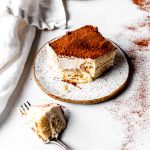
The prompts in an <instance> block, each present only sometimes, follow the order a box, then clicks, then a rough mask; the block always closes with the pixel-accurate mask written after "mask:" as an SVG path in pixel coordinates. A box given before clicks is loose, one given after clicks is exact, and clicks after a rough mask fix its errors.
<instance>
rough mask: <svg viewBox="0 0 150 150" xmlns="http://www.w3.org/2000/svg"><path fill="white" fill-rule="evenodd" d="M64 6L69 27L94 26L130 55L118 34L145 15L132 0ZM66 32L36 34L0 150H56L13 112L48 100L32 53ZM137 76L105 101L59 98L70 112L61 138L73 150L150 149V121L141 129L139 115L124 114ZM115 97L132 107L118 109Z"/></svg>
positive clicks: (2, 128)
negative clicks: (37, 80)
mask: <svg viewBox="0 0 150 150" xmlns="http://www.w3.org/2000/svg"><path fill="white" fill-rule="evenodd" d="M67 8H68V9H67V10H68V13H69V16H68V17H69V23H68V29H67V30H72V29H74V28H77V27H81V26H83V25H86V24H91V25H95V26H98V28H99V30H100V31H101V33H102V34H103V35H104V36H105V37H107V38H109V39H111V40H112V41H114V42H116V43H117V44H118V45H120V46H121V47H122V48H123V49H124V51H125V52H126V53H128V47H129V45H128V44H129V43H130V42H128V41H127V39H128V38H124V39H123V38H120V39H118V38H117V34H118V33H119V32H121V30H122V28H123V26H124V25H128V24H132V23H134V22H135V21H136V20H140V19H142V17H143V15H145V13H146V12H143V11H140V10H138V9H137V7H136V6H135V5H134V4H133V3H132V1H130V0H122V1H121V0H83V1H68V3H67ZM65 32H66V30H65V29H57V30H53V31H42V32H39V31H38V32H37V36H36V39H35V41H34V44H33V46H32V49H31V52H30V54H29V57H28V60H27V63H26V66H25V69H24V72H23V75H22V77H21V79H20V81H19V84H18V86H17V88H16V90H15V92H14V93H13V95H12V96H11V98H10V100H9V102H8V104H7V107H6V110H5V111H4V112H3V114H2V115H1V118H0V149H1V150H10V149H14V150H20V149H21V150H29V149H30V150H57V149H59V148H58V147H56V146H55V145H53V144H47V145H45V144H43V143H42V141H41V140H40V139H39V138H38V137H37V136H36V135H35V134H34V133H33V131H32V130H30V129H29V127H28V126H27V125H25V124H24V121H23V119H22V118H21V117H20V115H19V114H18V113H17V107H18V106H19V105H20V104H22V103H23V102H24V101H26V100H28V101H30V102H31V103H32V104H38V103H47V102H49V100H51V98H50V97H48V96H47V95H46V94H45V93H43V92H42V91H41V90H40V89H39V87H38V86H37V84H36V83H35V81H34V79H33V74H32V70H31V65H32V63H33V58H34V56H35V53H36V51H37V50H38V49H39V48H41V46H42V45H44V44H45V43H46V42H47V41H49V40H51V39H53V38H54V37H57V36H59V35H61V34H62V33H65ZM143 32H144V31H143ZM126 35H128V33H126ZM129 36H130V35H129ZM137 55H143V56H147V55H149V53H148V52H145V53H144V52H143V53H142V54H141V52H139V51H137ZM149 62H150V61H147V65H146V66H147V71H149V68H150V67H149ZM138 79H139V78H138V74H137V75H134V77H133V79H132V82H131V84H130V85H129V87H128V88H126V90H125V91H124V92H123V93H121V94H120V95H119V96H118V97H116V98H115V99H113V100H111V101H108V102H105V103H101V104H96V105H76V104H69V103H61V102H58V103H61V104H62V105H64V106H67V108H68V109H69V110H70V118H69V122H68V127H67V129H66V130H65V131H64V132H63V135H62V137H61V140H62V141H63V142H64V143H66V144H67V145H68V146H70V147H71V148H72V149H73V150H149V147H150V142H149V141H150V128H149V127H150V125H149V122H148V124H146V125H144V127H143V128H142V127H141V126H140V125H138V124H139V122H140V121H142V119H143V118H139V117H138V116H128V113H129V112H130V111H132V108H133V107H132V106H134V103H132V102H131V101H134V102H135V101H136V99H135V98H134V96H133V95H134V92H135V91H136V89H137V86H138V84H139V81H138ZM136 85H137V86H136ZM93 94H94V93H93ZM116 101H117V102H118V103H119V102H121V101H130V102H129V105H130V103H131V108H130V107H128V106H127V105H126V102H122V103H123V104H118V105H119V106H120V108H118V107H117V104H116ZM137 105H138V104H137ZM138 107H139V106H137V108H138ZM135 109H136V107H135ZM111 110H112V111H111ZM116 110H117V111H116ZM115 111H116V112H115ZM146 114H147V119H150V118H149V115H148V114H149V109H147V111H146ZM122 116H125V117H126V119H124V118H121V117H122ZM132 119H134V121H132ZM129 121H131V123H129ZM129 126H132V127H129ZM128 130H129V131H128ZM130 139H131V141H130ZM123 145H125V148H123Z"/></svg>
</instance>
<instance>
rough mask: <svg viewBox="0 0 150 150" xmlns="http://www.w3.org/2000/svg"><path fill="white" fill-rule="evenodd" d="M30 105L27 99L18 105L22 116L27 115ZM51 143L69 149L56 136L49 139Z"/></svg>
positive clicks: (64, 149)
mask: <svg viewBox="0 0 150 150" xmlns="http://www.w3.org/2000/svg"><path fill="white" fill-rule="evenodd" d="M30 107H31V104H30V102H29V101H26V102H25V103H23V104H22V105H21V106H20V107H19V112H20V113H21V114H22V115H23V116H24V115H27V113H28V111H29V109H30ZM50 142H51V143H54V144H56V145H57V146H59V147H60V148H62V149H63V150H69V148H68V147H67V146H66V145H65V144H64V143H63V142H62V141H60V140H59V139H58V138H56V137H55V138H53V139H51V140H50Z"/></svg>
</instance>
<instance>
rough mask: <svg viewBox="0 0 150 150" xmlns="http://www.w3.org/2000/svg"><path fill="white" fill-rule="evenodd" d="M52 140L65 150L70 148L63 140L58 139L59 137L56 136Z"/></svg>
mask: <svg viewBox="0 0 150 150" xmlns="http://www.w3.org/2000/svg"><path fill="white" fill-rule="evenodd" d="M51 142H53V143H54V144H57V145H58V146H59V147H60V148H62V149H63V150H69V148H68V147H67V146H66V145H65V144H64V143H63V142H62V141H60V140H58V139H57V138H54V139H53V140H51Z"/></svg>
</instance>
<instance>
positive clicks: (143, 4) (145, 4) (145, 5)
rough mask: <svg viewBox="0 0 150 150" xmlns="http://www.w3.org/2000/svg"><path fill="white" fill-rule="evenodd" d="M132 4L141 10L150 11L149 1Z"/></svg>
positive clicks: (136, 1)
mask: <svg viewBox="0 0 150 150" xmlns="http://www.w3.org/2000/svg"><path fill="white" fill-rule="evenodd" d="M133 3H134V4H136V5H138V6H139V8H140V9H141V10H145V11H150V1H148V0H133Z"/></svg>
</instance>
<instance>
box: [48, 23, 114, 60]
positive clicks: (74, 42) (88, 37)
mask: <svg viewBox="0 0 150 150" xmlns="http://www.w3.org/2000/svg"><path fill="white" fill-rule="evenodd" d="M49 46H51V47H52V48H53V49H54V51H55V53H56V54H57V55H60V56H69V57H72V56H74V57H77V58H91V59H96V58H98V57H100V56H103V55H104V54H106V53H107V52H109V51H113V50H114V49H115V47H114V46H113V45H112V44H111V42H110V41H108V40H106V39H105V38H104V37H103V36H102V35H101V34H100V32H98V29H97V27H93V26H91V25H86V26H84V27H82V28H80V29H77V30H75V31H72V32H67V34H66V35H64V36H62V37H61V38H59V39H56V40H54V41H52V42H50V43H49Z"/></svg>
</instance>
